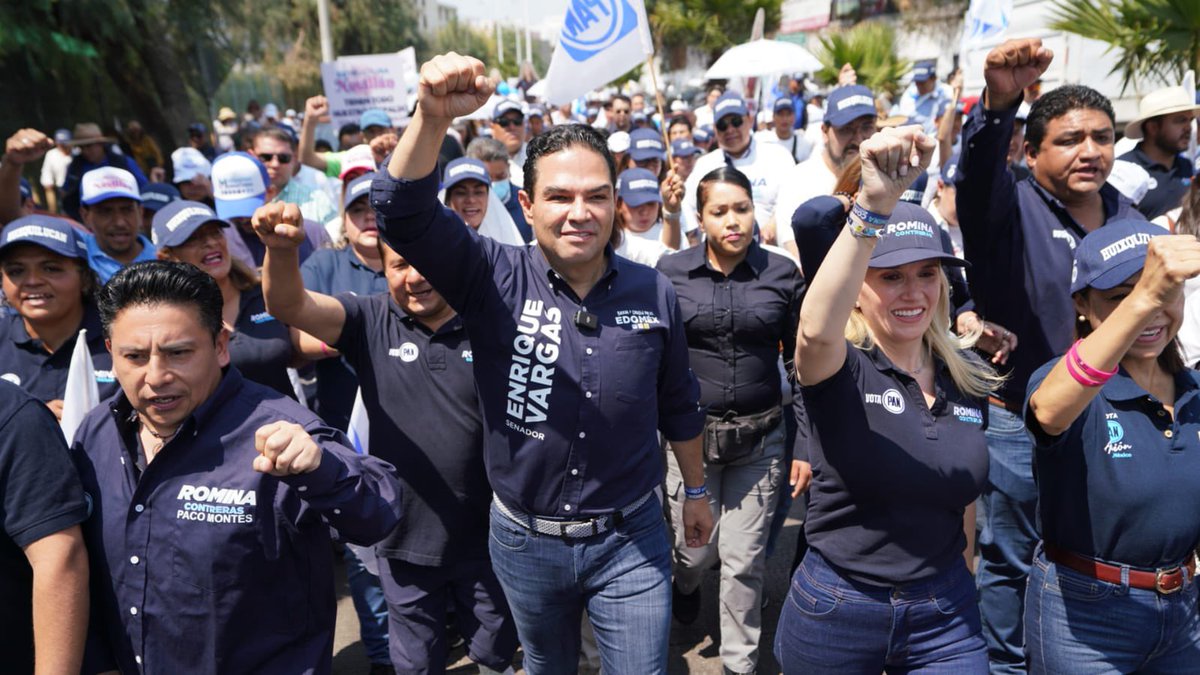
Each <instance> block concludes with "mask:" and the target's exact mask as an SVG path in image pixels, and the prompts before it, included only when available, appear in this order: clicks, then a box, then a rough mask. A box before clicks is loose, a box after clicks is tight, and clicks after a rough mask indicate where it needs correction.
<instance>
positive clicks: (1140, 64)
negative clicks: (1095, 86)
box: [1051, 0, 1200, 89]
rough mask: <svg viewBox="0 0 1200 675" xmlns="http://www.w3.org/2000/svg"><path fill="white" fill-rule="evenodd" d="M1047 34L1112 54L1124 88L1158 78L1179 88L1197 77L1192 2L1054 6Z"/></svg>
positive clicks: (1199, 24) (1082, 0)
mask: <svg viewBox="0 0 1200 675" xmlns="http://www.w3.org/2000/svg"><path fill="white" fill-rule="evenodd" d="M1052 16H1053V18H1054V23H1052V24H1051V27H1052V28H1056V29H1058V30H1062V31H1066V32H1068V33H1075V34H1076V35H1082V36H1083V37H1086V38H1091V39H1093V40H1100V41H1101V42H1107V43H1108V44H1109V45H1110V47H1109V49H1110V50H1116V52H1117V53H1118V56H1119V58H1118V60H1117V65H1116V66H1114V67H1113V70H1112V72H1113V73H1117V72H1121V74H1122V89H1125V88H1127V87H1128V86H1129V84H1130V82H1132V81H1134V80H1137V79H1142V78H1146V77H1158V78H1161V79H1163V80H1166V81H1168V82H1180V81H1182V80H1183V75H1184V73H1185V72H1187V71H1188V70H1189V69H1191V70H1195V71H1197V72H1198V73H1200V2H1198V1H1197V0H1058V2H1057V4H1056V5H1055V7H1054V8H1053V14H1052Z"/></svg>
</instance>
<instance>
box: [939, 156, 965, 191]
mask: <svg viewBox="0 0 1200 675" xmlns="http://www.w3.org/2000/svg"><path fill="white" fill-rule="evenodd" d="M960 175H962V174H961V173H960V172H959V170H958V153H957V152H956V153H954V154H953V155H950V158H949V159H947V160H946V163H945V164H942V172H941V179H942V183H943V184H944V185H949V186H952V187H953V186H954V182H955V179H956V178H958V177H959V176H960Z"/></svg>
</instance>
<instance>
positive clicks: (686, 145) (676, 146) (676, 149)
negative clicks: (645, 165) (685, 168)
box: [671, 138, 701, 157]
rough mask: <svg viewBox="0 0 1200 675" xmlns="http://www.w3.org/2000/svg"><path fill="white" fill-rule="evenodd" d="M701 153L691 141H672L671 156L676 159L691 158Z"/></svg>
mask: <svg viewBox="0 0 1200 675" xmlns="http://www.w3.org/2000/svg"><path fill="white" fill-rule="evenodd" d="M700 153H701V150H700V148H697V147H696V144H695V143H693V142H691V141H689V140H686V139H683V138H681V139H679V140H677V141H671V154H672V155H674V156H676V157H691V156H692V155H698V154H700Z"/></svg>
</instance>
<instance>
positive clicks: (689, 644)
mask: <svg viewBox="0 0 1200 675" xmlns="http://www.w3.org/2000/svg"><path fill="white" fill-rule="evenodd" d="M797 511H798V509H797V508H795V507H793V509H792V514H791V516H792V517H789V518H788V519H787V521H786V522H785V523H784V528H783V532H782V534H781V536H780V538H779V545H778V547H777V550H776V551H775V555H774V556H773V557H771V558H769V559H768V560H767V580H766V593H767V598H768V600H769V602H770V604H769V605H768V606H767V608H766V609H764V610H763V633H762V641H761V645H760V652H759V668H758V672H759V673H761V674H764V675H769V674H772V673H778V672H779V666H778V665H777V664H776V663H775V657H774V655H773V654H772V653H771V652H772V645H773V644H774V639H775V624H776V623H777V621H778V620H779V609H780V606H781V603H782V602H783V600H784V599H785V597H786V595H787V589H788V582H789V578H788V567H789V566H790V565H791V561H792V554H793V552H794V551H795V547H796V536H797V534H798V533H799V531H800V527H801V522H800V521H799V520H798V519H797V518H796V517H795V516H796V513H797ZM339 572H340V570H339ZM338 584H339V588H338V622H337V633H336V635H335V637H334V648H333V653H334V659H333V672H334V673H335V675H359V674H360V673H366V672H367V670H368V667H369V664H368V663H367V659H366V654H365V652H364V651H363V647H362V643H361V642H360V641H359V637H358V618H357V616H356V615H355V614H354V606H353V605H352V604H351V602H350V597H349V596H348V595H346V587H345V581H344V579H343V578H339V580H338ZM717 585H718V573H717V572H716V571H710V572H708V574H707V576H706V578H705V580H704V585H703V586H702V589H703V590H702V592H703V593H704V600H703V603H702V606H701V610H700V619H699V620H698V621H696V623H694V624H692V625H691V626H683V625H680V624H679V623H672V625H671V653H670V657H669V660H668V664H667V670H668V672H669V673H672V675H674V674H685V673H693V674H695V675H720V673H721V672H722V670H721V659H720V656H719V651H718V650H719V644H718V643H719V633H720V629H719V628H718V623H717ZM452 658H454V659H456V661H455V662H454V663H453V665H452V666H451V667H450V668H449V672H451V673H455V674H467V673H477V672H479V671H478V669H477V668H476V667H475V666H474V665H473V664H472V663H471V661H470V660H469V659H467V658H466V657H465V656H464V655H463V653H462V649H461V648H460V649H459V650H457V651H456V652H455V653H454V654H453V655H452ZM519 658H520V655H519V654H518V663H517V664H515V665H518V666H519V665H520V664H519ZM517 672H518V673H521V672H523V671H522V670H520V669H519V668H518V669H517Z"/></svg>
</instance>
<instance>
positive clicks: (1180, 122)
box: [1118, 87, 1200, 218]
mask: <svg viewBox="0 0 1200 675" xmlns="http://www.w3.org/2000/svg"><path fill="white" fill-rule="evenodd" d="M1197 110H1200V105H1197V104H1196V98H1195V96H1194V95H1193V94H1192V93H1190V92H1188V90H1186V89H1184V88H1183V87H1164V88H1162V89H1159V90H1158V91H1152V92H1150V93H1149V94H1146V96H1145V97H1144V98H1142V102H1141V104H1140V106H1139V110H1138V116H1137V118H1135V119H1134V120H1133V121H1132V122H1130V123H1129V124H1126V125H1125V137H1126V138H1132V139H1135V140H1136V139H1139V138H1140V139H1142V142H1141V143H1138V144H1137V147H1135V148H1134V149H1133V150H1130V151H1129V152H1127V153H1125V154H1123V155H1121V156H1120V157H1119V158H1118V159H1123V160H1125V161H1127V162H1133V163H1134V164H1137V165H1138V166H1140V167H1142V168H1143V169H1145V170H1146V172H1147V173H1149V174H1150V191H1149V192H1147V193H1146V196H1145V197H1143V198H1142V201H1141V202H1139V203H1138V207H1137V208H1138V211H1141V212H1142V215H1144V216H1146V217H1147V218H1157V217H1159V216H1161V215H1162V214H1164V213H1166V212H1168V211H1170V210H1172V209H1175V208H1178V207H1179V205H1180V203H1181V202H1182V201H1183V195H1184V194H1186V193H1187V191H1188V187H1189V186H1191V184H1192V176H1193V175H1194V174H1195V173H1196V168H1195V166H1193V165H1192V162H1191V160H1189V159H1188V158H1187V157H1185V156H1184V155H1183V153H1184V151H1186V150H1187V149H1188V142H1189V141H1190V140H1191V136H1192V120H1193V119H1194V118H1195V117H1196V111H1197Z"/></svg>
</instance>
